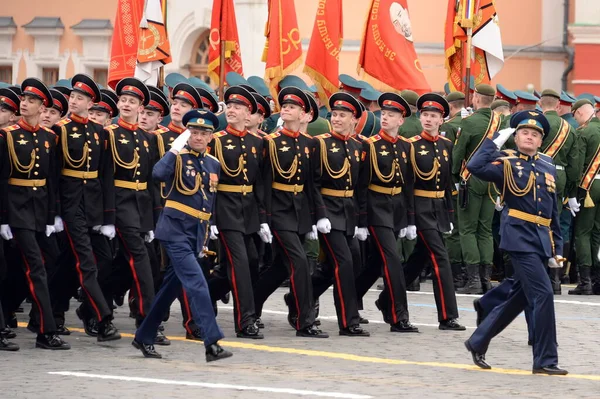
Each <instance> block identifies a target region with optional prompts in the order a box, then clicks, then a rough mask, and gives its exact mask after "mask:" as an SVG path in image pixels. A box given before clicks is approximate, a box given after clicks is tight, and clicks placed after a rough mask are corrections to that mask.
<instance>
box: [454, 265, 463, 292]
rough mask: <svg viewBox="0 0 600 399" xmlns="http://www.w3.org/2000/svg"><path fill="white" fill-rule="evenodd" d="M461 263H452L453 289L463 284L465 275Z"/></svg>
mask: <svg viewBox="0 0 600 399" xmlns="http://www.w3.org/2000/svg"><path fill="white" fill-rule="evenodd" d="M462 269H463V267H462V263H453V264H452V278H453V280H454V290H456V289H458V288H462V287H464V286H465V276H464V275H463V270H462Z"/></svg>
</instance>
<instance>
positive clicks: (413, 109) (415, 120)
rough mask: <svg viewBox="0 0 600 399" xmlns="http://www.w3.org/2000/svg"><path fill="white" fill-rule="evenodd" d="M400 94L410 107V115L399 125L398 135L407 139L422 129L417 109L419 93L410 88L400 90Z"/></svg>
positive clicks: (419, 132)
mask: <svg viewBox="0 0 600 399" xmlns="http://www.w3.org/2000/svg"><path fill="white" fill-rule="evenodd" d="M400 96H401V97H402V98H403V99H404V100H406V102H407V103H408V106H409V107H410V116H409V117H407V118H406V119H405V120H404V123H403V124H402V126H400V136H402V137H404V138H406V139H409V138H411V137H414V136H416V135H418V134H421V132H422V131H423V127H422V126H421V122H420V121H419V113H418V109H417V99H418V98H419V95H418V94H417V93H416V92H414V91H412V90H402V92H401V93H400Z"/></svg>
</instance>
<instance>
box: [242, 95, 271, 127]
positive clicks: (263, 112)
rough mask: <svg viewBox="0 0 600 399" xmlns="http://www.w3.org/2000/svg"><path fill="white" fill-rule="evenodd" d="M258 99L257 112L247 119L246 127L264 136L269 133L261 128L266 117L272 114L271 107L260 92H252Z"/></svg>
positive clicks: (255, 98) (256, 99)
mask: <svg viewBox="0 0 600 399" xmlns="http://www.w3.org/2000/svg"><path fill="white" fill-rule="evenodd" d="M251 94H252V97H254V101H256V112H255V113H253V114H251V115H250V116H249V117H248V120H247V121H246V129H248V132H250V133H254V134H258V135H259V136H260V137H264V136H266V135H267V134H266V133H265V132H263V131H262V130H260V127H261V126H262V124H263V122H264V121H265V119H266V118H268V117H269V116H271V107H270V106H269V103H268V101H267V100H266V99H265V98H264V97H263V96H261V95H260V94H258V93H251Z"/></svg>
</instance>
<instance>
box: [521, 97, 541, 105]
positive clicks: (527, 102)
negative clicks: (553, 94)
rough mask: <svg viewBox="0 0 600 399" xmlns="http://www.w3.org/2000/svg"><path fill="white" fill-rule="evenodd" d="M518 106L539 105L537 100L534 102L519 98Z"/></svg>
mask: <svg viewBox="0 0 600 399" xmlns="http://www.w3.org/2000/svg"><path fill="white" fill-rule="evenodd" d="M517 104H529V105H532V104H537V100H535V101H533V100H529V99H527V98H521V97H519V96H517Z"/></svg>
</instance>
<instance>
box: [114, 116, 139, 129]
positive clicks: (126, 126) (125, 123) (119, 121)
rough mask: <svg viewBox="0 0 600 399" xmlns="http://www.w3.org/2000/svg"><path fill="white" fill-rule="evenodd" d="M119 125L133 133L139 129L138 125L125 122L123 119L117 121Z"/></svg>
mask: <svg viewBox="0 0 600 399" xmlns="http://www.w3.org/2000/svg"><path fill="white" fill-rule="evenodd" d="M117 125H119V126H121V127H122V128H124V129H127V130H131V131H132V132H134V131H136V130H137V128H138V125H137V123H129V122H125V121H124V120H123V119H121V118H119V120H118V121H117Z"/></svg>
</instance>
